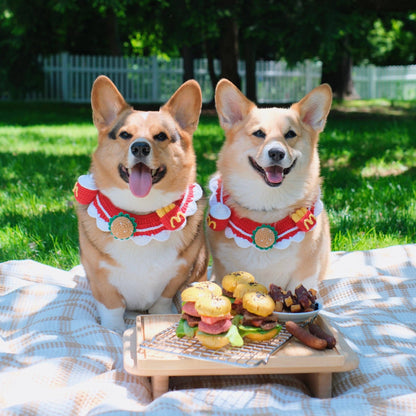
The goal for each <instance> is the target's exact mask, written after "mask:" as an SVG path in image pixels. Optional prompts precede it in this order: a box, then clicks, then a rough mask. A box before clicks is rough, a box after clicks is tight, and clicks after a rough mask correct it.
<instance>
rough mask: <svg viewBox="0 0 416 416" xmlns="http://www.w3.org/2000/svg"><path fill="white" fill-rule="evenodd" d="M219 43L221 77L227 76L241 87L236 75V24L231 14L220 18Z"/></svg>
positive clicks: (238, 77)
mask: <svg viewBox="0 0 416 416" xmlns="http://www.w3.org/2000/svg"><path fill="white" fill-rule="evenodd" d="M219 44H220V48H219V53H220V60H221V78H227V79H228V80H230V81H231V82H232V83H234V84H235V85H236V86H237V87H238V88H241V80H240V76H239V75H238V25H237V21H236V20H234V19H233V17H232V16H226V17H224V18H223V19H222V20H221V23H220V42H219Z"/></svg>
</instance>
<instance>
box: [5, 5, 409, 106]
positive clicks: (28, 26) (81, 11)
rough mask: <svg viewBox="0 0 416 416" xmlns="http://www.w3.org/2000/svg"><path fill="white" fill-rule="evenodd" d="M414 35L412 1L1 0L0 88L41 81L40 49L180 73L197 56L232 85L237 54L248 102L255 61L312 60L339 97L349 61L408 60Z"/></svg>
mask: <svg viewBox="0 0 416 416" xmlns="http://www.w3.org/2000/svg"><path fill="white" fill-rule="evenodd" d="M415 33H416V5H415V4H414V0H403V1H401V0H397V1H395V2H391V1H389V0H295V1H291V2H284V1H280V0H256V1H251V0H210V1H208V0H175V1H174V0H140V1H138V0H90V1H89V0H30V1H28V0H0V54H1V57H2V59H1V63H0V75H1V80H0V94H1V93H2V91H9V93H12V94H14V93H16V94H18V93H19V92H25V91H28V90H31V89H34V88H36V87H39V86H40V85H41V80H42V76H41V71H40V68H39V67H38V64H37V62H38V56H39V55H45V54H53V53H57V52H60V51H68V52H70V53H77V54H109V55H120V54H126V55H127V54H138V55H144V56H148V55H154V54H156V55H160V56H166V57H168V56H182V57H183V58H184V69H185V78H189V77H192V76H193V73H192V68H193V65H192V59H193V58H194V57H202V56H205V57H207V58H208V61H209V69H210V76H211V80H212V83H213V84H215V83H216V81H217V80H218V78H219V77H222V76H224V77H227V78H229V79H231V80H232V81H234V82H235V83H236V84H237V85H238V84H239V81H240V80H239V76H238V72H237V59H243V60H245V62H246V74H247V77H246V80H247V85H246V87H247V93H248V95H249V96H250V98H252V99H254V100H255V76H254V74H255V72H254V68H255V61H256V59H285V60H286V61H287V62H288V63H289V64H294V63H296V62H299V61H303V60H304V59H319V60H321V61H322V62H323V81H329V82H330V83H331V85H332V86H333V89H334V90H335V92H337V93H338V95H339V96H340V97H342V96H343V95H345V94H348V93H351V92H352V85H351V77H350V75H351V67H352V64H359V63H361V62H371V63H376V64H378V65H383V64H410V63H415V62H416V56H415V55H416V54H415V50H416V35H415ZM214 58H216V59H219V60H220V61H221V68H222V70H221V73H215V71H214V67H213V65H212V62H213V59H214ZM2 84H3V85H2Z"/></svg>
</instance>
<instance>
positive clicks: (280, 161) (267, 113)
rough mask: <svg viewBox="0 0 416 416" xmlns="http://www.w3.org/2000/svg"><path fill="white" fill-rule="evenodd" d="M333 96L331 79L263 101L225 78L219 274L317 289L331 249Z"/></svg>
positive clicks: (216, 186)
mask: <svg viewBox="0 0 416 416" xmlns="http://www.w3.org/2000/svg"><path fill="white" fill-rule="evenodd" d="M331 103H332V92H331V88H330V87H329V85H327V84H323V85H321V86H319V87H317V88H315V89H314V90H312V91H311V92H310V93H309V94H307V95H306V96H305V97H304V98H303V99H302V100H300V101H299V102H297V103H295V104H293V105H292V106H291V107H290V108H289V109H283V108H258V107H257V106H256V105H255V104H254V103H253V102H251V101H250V100H248V99H247V98H246V97H245V96H244V95H243V94H242V93H241V91H240V90H238V88H237V87H236V86H235V85H234V84H232V83H231V82H230V81H228V80H226V79H222V80H220V81H219V83H218V84H217V87H216V91H215V104H216V109H217V113H218V117H219V121H220V124H221V127H222V128H223V130H224V132H225V137H226V138H225V142H224V144H223V147H222V149H221V151H220V153H219V156H218V161H217V170H218V171H217V173H216V174H215V175H214V176H213V177H212V178H211V180H210V184H209V187H210V191H211V193H212V194H211V197H210V201H209V204H210V207H209V214H208V216H207V223H208V228H207V237H208V242H209V248H210V251H211V254H212V257H213V275H215V278H216V279H217V281H220V280H221V279H222V277H223V276H225V275H226V274H229V273H231V272H234V271H238V270H244V271H247V272H249V273H251V274H253V276H254V277H255V278H256V280H257V281H259V282H260V283H263V284H265V285H270V284H271V283H274V284H276V285H278V286H281V287H282V288H283V289H286V290H293V289H295V288H296V286H298V285H299V284H300V283H302V284H303V285H305V287H309V288H315V289H316V286H317V284H318V281H319V280H320V279H322V277H323V276H324V274H325V272H326V269H327V265H328V259H329V254H330V231H329V223H328V217H327V214H326V212H325V210H324V207H323V204H322V201H321V182H322V180H321V178H320V162H319V156H318V140H319V133H320V132H321V131H322V130H323V128H324V126H325V123H326V118H327V115H328V113H329V110H330V107H331Z"/></svg>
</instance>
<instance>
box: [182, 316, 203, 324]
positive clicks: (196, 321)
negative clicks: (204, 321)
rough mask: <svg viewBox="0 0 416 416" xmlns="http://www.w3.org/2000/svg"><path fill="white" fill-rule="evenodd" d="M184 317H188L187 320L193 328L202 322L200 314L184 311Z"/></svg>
mask: <svg viewBox="0 0 416 416" xmlns="http://www.w3.org/2000/svg"><path fill="white" fill-rule="evenodd" d="M182 318H183V319H186V322H188V325H189V326H190V327H191V328H195V327H196V326H198V324H199V323H200V322H201V318H199V317H198V316H192V315H189V314H187V313H183V314H182Z"/></svg>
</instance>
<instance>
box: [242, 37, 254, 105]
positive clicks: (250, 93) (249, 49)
mask: <svg viewBox="0 0 416 416" xmlns="http://www.w3.org/2000/svg"><path fill="white" fill-rule="evenodd" d="M244 56H245V62H246V96H247V98H248V99H249V100H251V101H253V102H257V83H256V49H255V47H254V42H253V40H251V39H246V42H245V53H244Z"/></svg>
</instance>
